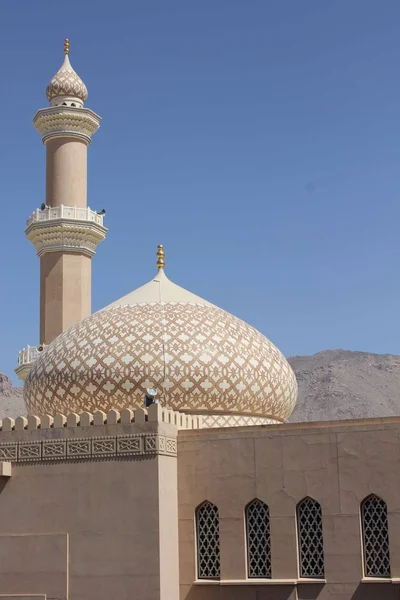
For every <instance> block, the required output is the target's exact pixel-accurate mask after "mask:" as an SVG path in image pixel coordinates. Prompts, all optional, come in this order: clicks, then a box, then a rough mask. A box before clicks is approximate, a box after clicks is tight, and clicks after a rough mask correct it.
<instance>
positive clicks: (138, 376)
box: [0, 41, 400, 600]
mask: <svg viewBox="0 0 400 600" xmlns="http://www.w3.org/2000/svg"><path fill="white" fill-rule="evenodd" d="M64 51H65V57H64V63H63V65H62V67H61V68H60V70H59V71H58V72H57V73H56V75H55V76H54V77H53V79H52V80H51V82H50V84H49V86H48V88H47V98H48V100H49V103H50V106H49V107H48V108H44V109H40V110H39V111H38V112H37V114H36V115H35V117H34V124H35V127H36V128H37V129H38V130H39V131H40V133H41V134H42V140H43V143H44V144H45V146H46V173H47V178H46V194H45V201H44V202H43V204H42V206H41V207H40V209H37V210H36V211H35V212H34V213H33V215H32V216H31V217H30V219H29V220H28V223H27V228H26V235H27V237H28V239H29V240H30V241H32V242H33V244H34V246H35V248H36V250H37V253H38V256H39V258H40V278H41V286H40V294H41V303H40V327H39V330H40V337H39V342H40V343H39V344H38V345H37V346H33V347H30V346H28V347H27V348H25V349H24V350H23V351H22V352H21V353H20V357H19V364H18V367H17V369H16V372H17V374H18V375H19V376H20V377H21V379H23V380H24V382H25V383H24V400H25V404H26V409H27V414H26V415H21V416H20V417H18V418H17V419H16V420H13V419H11V418H9V417H7V416H6V417H5V418H3V420H2V422H1V430H0V506H1V510H0V598H3V599H6V600H11V598H19V600H34V599H39V600H56V599H57V600H109V599H110V598H111V597H116V598H118V599H119V600H178V599H180V600H264V599H267V598H268V599H270V598H271V599H274V600H310V599H317V598H318V599H320V600H329V599H335V600H350V599H355V600H357V599H360V600H361V599H362V600H364V599H366V600H368V599H369V598H371V599H372V598H374V599H379V600H385V599H394V598H400V546H399V544H398V542H397V540H398V539H400V518H399V515H400V493H399V492H400V484H399V478H398V475H397V466H398V464H399V459H400V444H399V432H400V420H399V419H397V418H388V419H371V420H362V421H346V422H339V421H338V422H326V423H308V424H304V423H303V424H301V425H300V424H287V423H286V421H287V419H288V418H289V416H290V415H291V413H292V411H293V408H294V406H295V403H296V396H297V383H296V379H295V376H294V374H293V371H292V369H291V368H290V366H289V364H288V362H287V361H286V359H285V357H284V356H283V355H282V354H281V352H280V351H279V350H278V349H277V348H276V347H275V346H274V345H273V344H272V343H271V342H270V341H269V340H268V339H267V338H266V337H265V336H264V335H262V334H261V333H260V332H258V331H257V330H256V329H254V328H253V327H251V326H250V325H248V324H247V323H244V322H243V321H241V320H240V319H238V318H236V317H235V316H233V315H231V314H229V313H227V312H226V311H224V310H222V309H220V308H218V307H216V306H214V305H212V304H211V303H209V302H208V301H207V300H204V299H203V298H200V297H199V296H196V295H194V294H192V293H191V292H189V291H187V290H185V289H183V288H181V287H180V286H178V285H176V284H175V283H173V282H172V281H170V280H169V279H168V277H167V276H166V274H165V255H164V249H163V247H162V246H161V245H160V246H158V249H157V265H156V266H157V272H156V274H155V276H154V277H153V278H152V279H151V280H150V281H149V282H148V283H147V284H145V285H143V286H141V287H139V288H138V289H136V290H134V291H132V292H131V293H130V294H128V295H127V296H125V297H123V298H121V299H119V300H116V301H115V302H113V303H112V304H111V305H110V306H108V307H105V308H103V309H102V310H100V311H98V312H97V313H95V314H91V308H90V289H91V272H90V269H91V260H92V257H93V255H94V253H95V249H96V246H97V244H98V243H99V242H101V241H102V240H103V239H104V237H105V233H106V229H105V227H104V224H103V217H104V211H94V210H92V209H90V208H89V207H88V205H87V198H86V179H87V169H86V153H87V148H88V145H89V143H90V141H91V136H92V135H93V133H94V132H95V131H96V130H97V128H98V126H99V123H100V118H99V117H98V115H96V113H94V112H93V111H91V110H90V109H88V108H86V107H85V102H86V99H87V89H86V86H85V84H84V83H83V81H82V80H81V79H80V77H79V76H78V75H77V74H76V73H75V71H74V70H73V69H72V66H71V64H70V62H69V43H68V41H66V42H65V48H64Z"/></svg>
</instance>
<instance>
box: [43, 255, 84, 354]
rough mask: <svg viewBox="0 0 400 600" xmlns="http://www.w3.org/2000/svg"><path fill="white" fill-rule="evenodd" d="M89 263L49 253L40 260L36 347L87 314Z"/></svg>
mask: <svg viewBox="0 0 400 600" xmlns="http://www.w3.org/2000/svg"><path fill="white" fill-rule="evenodd" d="M91 267H92V265H91V259H90V258H88V257H87V256H83V255H80V254H75V253H67V252H51V253H48V254H44V255H43V256H42V257H41V258H40V343H42V344H49V343H50V342H51V341H52V340H53V339H54V338H55V337H57V336H58V335H59V334H60V333H62V332H63V331H65V330H66V329H68V328H69V327H72V325H75V323H78V322H79V321H81V320H82V319H84V318H85V317H87V316H88V315H90V313H91Z"/></svg>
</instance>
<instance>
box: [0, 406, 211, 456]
mask: <svg viewBox="0 0 400 600" xmlns="http://www.w3.org/2000/svg"><path fill="white" fill-rule="evenodd" d="M201 426H202V422H201V417H197V416H190V415H185V414H183V413H179V412H177V411H172V410H168V409H165V408H162V407H161V406H160V405H159V404H152V405H151V406H150V407H149V409H148V411H145V410H144V409H136V410H131V409H124V410H122V411H121V412H119V411H117V410H114V409H112V410H110V411H109V412H108V413H104V412H102V411H96V412H95V413H93V414H91V413H89V412H84V413H82V414H80V415H78V414H75V413H70V414H68V415H62V414H57V415H55V416H54V417H51V416H49V415H44V416H42V417H37V416H32V415H31V416H28V417H17V418H16V419H15V421H14V419H10V418H8V417H6V418H5V419H3V421H2V423H1V431H0V462H1V461H10V462H12V463H17V462H27V461H30V462H39V461H54V460H58V461H59V460H93V459H99V458H103V459H104V458H114V459H115V458H126V457H129V456H140V455H149V456H151V455H156V454H165V455H168V456H176V453H177V432H178V430H180V429H199V428H200V427H201Z"/></svg>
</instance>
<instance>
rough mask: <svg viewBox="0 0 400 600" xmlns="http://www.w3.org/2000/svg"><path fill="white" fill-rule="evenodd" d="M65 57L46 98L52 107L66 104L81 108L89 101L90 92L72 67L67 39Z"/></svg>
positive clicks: (51, 82) (47, 91) (47, 90)
mask: <svg viewBox="0 0 400 600" xmlns="http://www.w3.org/2000/svg"><path fill="white" fill-rule="evenodd" d="M64 55H65V56H64V62H63V64H62V65H61V67H60V69H59V70H58V71H57V73H56V74H55V75H54V77H53V78H52V79H51V81H50V83H49V84H48V86H47V89H46V96H47V99H48V101H49V102H50V104H51V105H52V106H55V105H59V104H65V105H67V106H74V105H75V106H78V107H81V106H82V105H83V104H84V102H86V100H87V97H88V91H87V87H86V85H85V84H84V83H83V81H82V79H81V78H80V77H79V75H78V74H77V73H76V72H75V71H74V69H73V68H72V66H71V63H70V61H69V56H68V55H69V40H67V39H66V40H65V41H64ZM74 101H75V102H74ZM76 101H77V102H76Z"/></svg>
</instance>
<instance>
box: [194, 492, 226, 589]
mask: <svg viewBox="0 0 400 600" xmlns="http://www.w3.org/2000/svg"><path fill="white" fill-rule="evenodd" d="M196 538H197V540H196V541H197V578H198V579H219V578H220V573H221V565H220V550H219V511H218V507H217V506H215V504H212V502H209V501H208V500H206V501H205V502H202V503H201V504H200V505H199V506H198V507H197V508H196Z"/></svg>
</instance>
